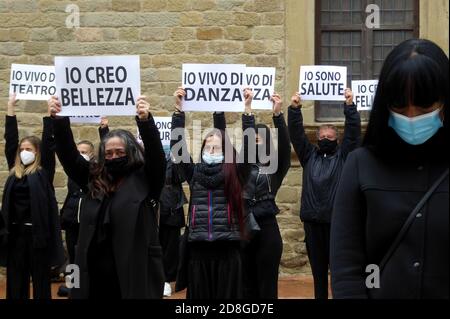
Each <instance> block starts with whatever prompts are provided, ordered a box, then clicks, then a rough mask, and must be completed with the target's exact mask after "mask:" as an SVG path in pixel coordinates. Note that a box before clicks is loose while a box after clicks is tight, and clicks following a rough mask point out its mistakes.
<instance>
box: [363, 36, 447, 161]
mask: <svg viewBox="0 0 450 319" xmlns="http://www.w3.org/2000/svg"><path fill="white" fill-rule="evenodd" d="M448 62H449V61H448V57H447V56H446V55H445V53H444V51H443V50H442V49H441V48H440V47H439V46H437V45H436V44H435V43H433V42H431V41H429V40H422V39H411V40H407V41H405V42H403V43H401V44H399V45H398V46H397V47H395V48H394V49H393V50H392V52H391V53H390V54H389V55H388V56H387V58H386V60H385V61H384V64H383V67H382V69H381V73H380V78H379V84H378V88H377V92H376V95H375V100H374V103H373V108H372V112H371V115H370V120H369V124H368V126H367V132H366V135H365V137H364V141H363V146H365V147H367V148H369V149H370V150H372V151H374V152H375V153H376V154H377V155H379V156H382V157H389V156H391V155H392V154H393V153H395V154H401V153H405V152H410V153H412V152H414V151H418V150H425V149H427V150H428V151H429V150H430V149H436V148H438V146H443V145H442V144H444V145H445V144H446V143H447V142H446V140H447V138H446V137H445V136H447V134H448V120H449V115H448V112H449V109H448V89H449V76H448V71H449V63H448ZM435 103H441V104H443V106H444V117H445V118H444V128H443V129H441V130H440V131H439V132H438V133H437V134H436V135H435V136H434V137H433V138H432V139H430V142H429V143H428V142H427V143H428V144H429V145H427V146H423V145H422V146H421V145H419V146H411V145H409V144H408V145H406V143H404V142H403V141H402V140H401V139H400V138H399V137H398V136H397V134H395V132H394V131H393V129H392V128H390V127H389V126H388V120H389V115H390V113H389V108H392V107H393V108H404V107H407V106H409V105H414V106H418V107H422V108H429V107H431V106H432V105H433V104H435ZM431 144H432V145H433V147H431V146H430V145H431ZM422 153H423V152H422Z"/></svg>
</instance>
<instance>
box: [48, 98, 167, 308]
mask: <svg viewBox="0 0 450 319" xmlns="http://www.w3.org/2000/svg"><path fill="white" fill-rule="evenodd" d="M49 104H50V106H51V108H52V110H53V111H52V112H53V114H54V115H56V114H57V113H58V112H60V110H61V105H60V103H59V101H58V99H57V98H55V97H53V98H52V99H51V100H50V101H49ZM137 115H138V116H137V117H136V123H137V126H138V129H139V132H140V134H141V136H142V140H143V142H144V146H145V151H144V150H142V147H140V146H139V144H138V143H137V141H136V139H135V138H134V136H133V135H132V134H131V133H130V132H128V131H124V130H114V131H111V132H109V133H108V134H107V135H106V136H105V137H104V138H103V139H102V142H101V143H100V147H99V153H98V158H97V160H98V163H89V162H87V161H86V160H85V159H84V158H83V157H82V156H81V155H80V153H79V152H78V150H77V148H76V146H75V143H74V142H73V135H72V131H71V130H70V122H69V119H68V118H67V117H61V118H59V117H55V120H54V121H53V122H54V130H55V138H56V152H57V154H58V157H59V159H60V162H61V164H62V165H63V167H64V170H65V172H66V174H67V175H68V176H69V177H70V178H71V179H72V180H73V181H74V182H76V183H77V184H78V185H79V186H80V187H82V188H83V189H84V190H85V193H86V198H85V200H84V201H83V202H82V204H81V208H80V210H81V212H80V233H79V239H78V245H77V248H76V252H75V254H76V257H75V263H76V264H77V265H78V266H79V267H80V274H81V277H80V285H79V287H74V288H73V289H72V290H71V295H72V298H109V299H118V298H123V299H125V298H127V299H130V298H135V299H144V298H161V297H162V292H163V286H164V272H163V266H162V257H161V256H162V253H161V246H160V244H159V239H158V225H157V201H158V198H159V195H160V193H161V189H162V186H163V184H164V172H165V160H164V152H163V149H162V145H161V141H160V138H159V132H158V129H157V128H156V125H155V122H154V120H153V117H152V115H151V114H150V113H149V105H148V103H147V102H146V101H145V99H144V97H140V98H139V99H138V101H137Z"/></svg>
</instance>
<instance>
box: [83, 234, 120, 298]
mask: <svg viewBox="0 0 450 319" xmlns="http://www.w3.org/2000/svg"><path fill="white" fill-rule="evenodd" d="M95 241H96V237H95V236H94V239H93V242H92V243H91V245H90V247H89V250H88V272H89V299H110V300H111V299H112V300H117V299H121V298H122V294H121V290H120V283H119V277H118V275H117V269H116V262H115V258H114V251H113V246H112V240H111V237H110V236H108V238H107V239H106V240H105V241H102V242H101V243H97V242H95Z"/></svg>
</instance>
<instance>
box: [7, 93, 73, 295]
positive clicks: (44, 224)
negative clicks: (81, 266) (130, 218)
mask: <svg viewBox="0 0 450 319" xmlns="http://www.w3.org/2000/svg"><path fill="white" fill-rule="evenodd" d="M16 103H17V100H16V97H15V95H12V96H11V97H10V99H9V102H8V109H7V113H6V118H5V142H6V143H5V157H6V160H7V162H8V168H9V170H10V173H9V176H8V178H7V180H6V183H5V187H4V191H3V199H2V212H1V216H0V266H3V267H6V278H7V279H6V298H7V299H29V298H30V277H31V279H32V282H33V298H34V299H51V287H50V279H51V268H52V267H55V266H58V267H60V266H61V265H63V263H64V250H63V245H62V238H61V229H60V225H59V216H58V204H57V202H56V198H55V191H54V189H53V185H52V184H53V177H54V174H55V151H54V143H55V142H54V138H53V127H52V123H51V119H50V117H49V116H46V117H44V118H43V132H42V140H41V139H39V138H38V137H36V136H28V137H24V138H22V139H21V140H20V142H19V131H18V125H17V118H16V115H15V108H16Z"/></svg>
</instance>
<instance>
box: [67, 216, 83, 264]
mask: <svg viewBox="0 0 450 319" xmlns="http://www.w3.org/2000/svg"><path fill="white" fill-rule="evenodd" d="M79 231H80V224H72V225H70V226H67V228H66V245H67V253H68V254H69V263H70V264H74V263H75V246H76V245H77V242H78V233H79Z"/></svg>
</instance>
